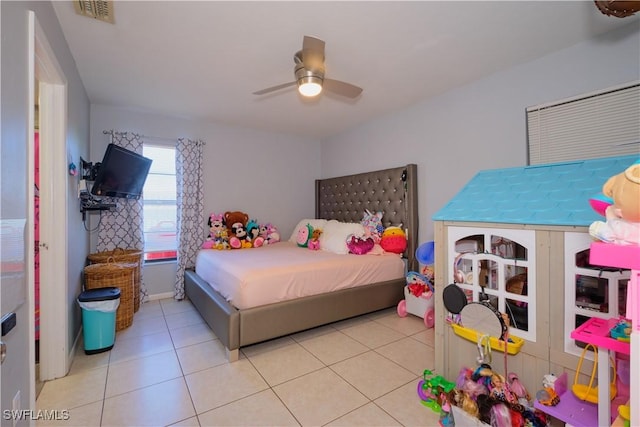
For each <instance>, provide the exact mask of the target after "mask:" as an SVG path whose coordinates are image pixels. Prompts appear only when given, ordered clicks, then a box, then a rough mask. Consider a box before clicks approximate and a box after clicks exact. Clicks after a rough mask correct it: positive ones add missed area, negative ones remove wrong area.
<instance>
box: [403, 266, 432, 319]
mask: <svg viewBox="0 0 640 427" xmlns="http://www.w3.org/2000/svg"><path fill="white" fill-rule="evenodd" d="M433 295H434V293H433V285H432V284H431V282H430V281H429V280H428V279H427V278H426V276H424V275H422V274H420V273H417V272H415V271H410V272H409V273H407V286H405V287H404V298H405V299H403V300H402V301H400V302H399V303H398V307H397V312H398V316H400V317H406V316H407V313H411V314H413V315H415V316H418V317H422V318H423V319H424V324H425V326H426V327H427V328H433V325H434V323H435V310H434V303H433Z"/></svg>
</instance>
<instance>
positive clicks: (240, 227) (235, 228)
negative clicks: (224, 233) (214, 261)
mask: <svg viewBox="0 0 640 427" xmlns="http://www.w3.org/2000/svg"><path fill="white" fill-rule="evenodd" d="M224 221H225V224H226V225H227V230H228V232H229V245H230V246H231V249H240V248H247V247H251V241H249V240H248V235H247V228H246V227H247V222H248V221H249V215H247V214H246V213H244V212H240V211H227V212H225V213H224Z"/></svg>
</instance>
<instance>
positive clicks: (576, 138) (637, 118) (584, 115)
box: [526, 82, 640, 165]
mask: <svg viewBox="0 0 640 427" xmlns="http://www.w3.org/2000/svg"><path fill="white" fill-rule="evenodd" d="M526 112H527V144H528V148H529V153H528V154H529V158H528V163H529V164H530V165H536V164H544V163H555V162H564V161H571V160H581V159H593V158H601V157H612V156H623V155H629V154H640V82H635V83H631V84H626V85H623V86H620V87H616V88H610V89H606V90H603V91H600V92H597V93H591V94H587V95H582V96H579V97H575V98H571V99H566V100H563V101H558V102H554V103H550V104H544V105H537V106H533V107H529V108H527V110H526Z"/></svg>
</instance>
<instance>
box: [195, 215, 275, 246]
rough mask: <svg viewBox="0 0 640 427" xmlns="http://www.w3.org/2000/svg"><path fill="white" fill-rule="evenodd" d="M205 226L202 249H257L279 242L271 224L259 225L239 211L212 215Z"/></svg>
mask: <svg viewBox="0 0 640 427" xmlns="http://www.w3.org/2000/svg"><path fill="white" fill-rule="evenodd" d="M207 224H208V226H209V236H208V237H207V238H206V240H205V241H204V243H202V249H219V250H223V249H243V248H259V247H261V246H263V245H268V244H273V243H277V242H279V241H280V233H278V229H277V228H276V227H275V226H274V225H273V224H271V223H266V224H259V223H258V221H257V220H255V219H249V215H247V214H246V213H244V212H241V211H227V212H225V213H212V214H211V215H210V216H209V219H208V221H207Z"/></svg>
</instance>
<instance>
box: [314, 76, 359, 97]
mask: <svg viewBox="0 0 640 427" xmlns="http://www.w3.org/2000/svg"><path fill="white" fill-rule="evenodd" d="M322 87H323V88H324V89H325V90H328V91H330V92H333V93H336V94H338V95H342V96H346V97H347V98H357V97H358V95H360V94H361V93H362V88H361V87H358V86H355V85H352V84H351V83H346V82H341V81H340V80H333V79H324V83H323V85H322Z"/></svg>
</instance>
